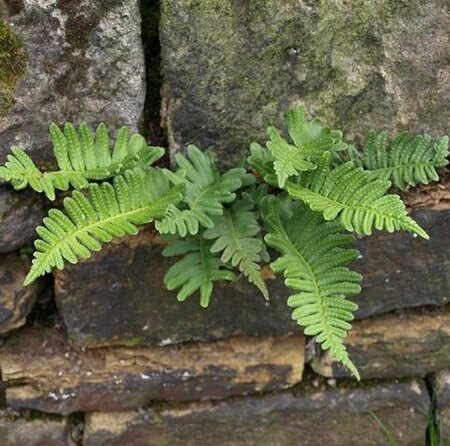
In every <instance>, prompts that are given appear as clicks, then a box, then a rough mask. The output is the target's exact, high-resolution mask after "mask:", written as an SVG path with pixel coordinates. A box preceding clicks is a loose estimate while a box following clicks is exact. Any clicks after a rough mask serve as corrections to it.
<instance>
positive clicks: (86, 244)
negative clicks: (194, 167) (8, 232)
mask: <svg viewBox="0 0 450 446" xmlns="http://www.w3.org/2000/svg"><path fill="white" fill-rule="evenodd" d="M182 189H183V188H182V186H175V187H172V188H169V183H168V181H167V179H166V177H165V176H164V174H163V173H162V172H161V171H158V170H156V169H152V170H149V171H145V172H144V171H142V170H136V171H134V172H133V171H126V172H125V173H124V175H119V176H117V177H115V178H114V183H113V185H111V184H109V183H103V184H101V185H98V184H91V185H90V186H89V188H88V195H87V196H85V195H83V194H82V193H81V192H79V191H74V192H73V195H72V197H67V198H65V199H64V210H65V213H64V212H62V211H60V210H58V209H51V210H50V211H49V213H48V217H46V218H44V222H43V223H44V224H43V225H42V226H38V228H37V229H36V231H37V233H38V235H39V237H40V238H39V239H37V240H36V241H35V247H36V251H35V252H34V259H33V263H32V267H31V270H30V272H29V274H28V276H27V277H26V279H25V284H29V283H31V282H33V281H34V280H35V279H36V278H37V277H39V276H41V275H43V274H45V273H46V272H50V271H51V270H52V268H54V267H56V268H58V269H63V268H64V264H65V262H66V261H68V262H70V263H77V262H78V260H79V259H80V258H82V259H87V258H89V257H90V256H91V252H92V251H99V250H100V249H101V247H102V243H108V242H110V241H111V240H112V239H113V238H114V237H121V236H123V235H125V234H137V232H138V228H137V227H136V225H142V224H144V223H149V222H150V221H152V220H153V219H155V218H158V217H161V216H162V215H164V214H165V212H166V209H167V207H168V206H169V205H171V204H174V203H177V202H179V201H180V200H181V197H182Z"/></svg>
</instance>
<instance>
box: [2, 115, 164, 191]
mask: <svg viewBox="0 0 450 446" xmlns="http://www.w3.org/2000/svg"><path fill="white" fill-rule="evenodd" d="M49 131H50V139H51V141H52V143H53V152H54V155H55V158H56V161H57V164H58V168H59V170H56V171H53V172H52V171H49V172H41V171H40V170H39V169H38V168H37V167H36V165H35V163H34V162H33V160H32V159H31V158H30V157H29V156H28V155H27V154H26V153H25V152H24V151H23V150H22V149H21V148H19V147H13V148H12V149H11V154H10V155H8V157H7V162H6V163H5V165H4V166H1V167H0V178H1V179H3V180H6V181H10V182H11V184H12V185H13V186H14V188H15V189H23V188H25V187H27V186H28V185H29V186H30V187H31V188H32V189H34V190H35V191H36V192H44V193H45V194H46V195H47V197H48V198H49V199H50V200H54V199H55V190H67V189H68V188H69V186H72V187H73V188H75V189H77V190H80V189H84V188H86V187H88V185H89V182H90V181H92V180H94V181H95V180H104V179H108V178H111V177H114V176H115V175H118V174H120V173H121V172H124V171H125V170H127V169H133V168H134V167H136V166H148V165H150V164H152V163H153V162H155V161H156V160H158V159H159V158H161V157H162V156H163V155H164V149H163V148H161V147H151V146H147V144H146V142H145V139H144V138H143V137H142V136H141V135H139V134H135V135H133V136H131V137H130V135H129V130H128V128H127V127H122V128H121V129H120V130H119V132H118V134H117V139H116V143H115V145H114V148H113V150H112V151H111V148H110V142H109V136H108V132H107V129H106V126H105V125H104V124H100V125H99V126H98V127H97V130H96V133H95V135H94V134H93V133H92V131H91V130H90V128H89V127H88V126H87V124H81V125H80V127H79V129H78V131H77V130H76V129H75V127H74V126H73V125H72V124H70V123H66V124H65V125H64V130H61V129H60V128H59V127H58V126H57V125H56V124H52V125H51V126H50V129H49Z"/></svg>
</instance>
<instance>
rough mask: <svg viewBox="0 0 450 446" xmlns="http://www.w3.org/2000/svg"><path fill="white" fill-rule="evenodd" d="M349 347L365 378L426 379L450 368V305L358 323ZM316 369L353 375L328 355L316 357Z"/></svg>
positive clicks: (334, 374) (314, 362) (325, 372)
mask: <svg viewBox="0 0 450 446" xmlns="http://www.w3.org/2000/svg"><path fill="white" fill-rule="evenodd" d="M346 345H347V347H348V351H349V354H350V357H351V359H352V361H353V362H354V363H355V365H356V367H357V368H358V370H359V372H360V374H361V377H362V378H363V379H364V378H402V377H408V376H425V375H426V374H427V373H430V372H433V371H437V370H441V369H444V368H446V367H450V306H446V307H444V308H442V309H441V310H436V309H435V310H423V309H420V310H409V311H405V312H402V313H400V314H389V315H386V316H378V317H374V318H371V319H364V320H361V321H358V322H355V323H354V325H353V329H352V330H351V331H350V332H349V334H348V336H347V338H346ZM312 367H313V369H314V371H316V372H317V373H319V374H321V375H324V376H330V377H331V376H334V377H347V376H349V372H348V371H347V370H346V369H344V368H343V367H341V366H340V364H337V363H336V362H335V361H334V360H332V358H330V356H329V355H328V354H326V353H320V356H318V357H316V358H314V359H313V361H312Z"/></svg>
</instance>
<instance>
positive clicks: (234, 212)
mask: <svg viewBox="0 0 450 446" xmlns="http://www.w3.org/2000/svg"><path fill="white" fill-rule="evenodd" d="M252 209H253V205H252V203H251V201H249V200H238V201H236V202H234V203H233V206H232V207H231V208H230V209H225V211H224V213H223V215H219V216H216V217H213V220H214V226H213V227H212V228H210V229H207V230H206V231H205V233H204V237H205V238H206V239H208V240H215V242H214V244H213V245H212V246H211V252H213V253H218V252H222V257H221V259H222V262H224V263H227V262H231V265H232V266H234V267H238V269H239V271H241V272H242V273H244V275H245V276H246V277H247V278H248V281H249V282H250V283H252V284H254V285H255V286H256V287H258V289H259V290H260V291H261V293H262V294H263V296H264V297H265V298H266V299H268V298H269V291H268V290H267V286H266V283H265V282H264V279H263V277H262V275H261V267H260V265H259V263H260V262H261V261H262V258H261V255H262V252H263V241H262V239H261V238H260V237H259V233H260V227H259V225H258V216H257V214H256V213H255V212H253V211H252Z"/></svg>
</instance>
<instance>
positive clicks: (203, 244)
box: [163, 237, 235, 308]
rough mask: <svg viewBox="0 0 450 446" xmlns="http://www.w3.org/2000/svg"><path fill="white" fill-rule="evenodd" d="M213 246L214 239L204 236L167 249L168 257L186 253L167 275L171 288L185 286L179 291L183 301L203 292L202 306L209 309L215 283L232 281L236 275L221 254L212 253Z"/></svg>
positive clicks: (165, 281)
mask: <svg viewBox="0 0 450 446" xmlns="http://www.w3.org/2000/svg"><path fill="white" fill-rule="evenodd" d="M211 246H212V243H211V242H209V241H207V240H205V239H203V238H201V237H200V238H196V239H187V240H183V241H176V242H174V243H172V244H170V245H169V246H168V247H167V248H165V249H164V250H163V255H164V256H166V257H171V256H178V255H185V257H183V258H182V259H181V260H179V261H178V262H176V263H175V264H173V265H172V266H171V267H170V268H169V270H168V271H167V273H166V276H165V277H164V283H165V285H166V287H167V289H168V290H175V289H177V288H181V289H180V290H179V292H178V294H177V299H178V300H179V301H184V300H186V299H187V298H188V297H189V296H191V295H192V294H194V293H195V292H196V291H199V292H200V305H201V306H202V307H204V308H206V307H207V306H208V305H209V301H210V298H211V294H212V291H213V284H214V282H215V281H218V280H228V281H231V280H233V279H234V278H235V275H234V273H233V272H232V271H229V270H228V269H226V267H225V266H222V264H221V261H220V257H219V256H218V255H217V254H214V253H212V252H211Z"/></svg>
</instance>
